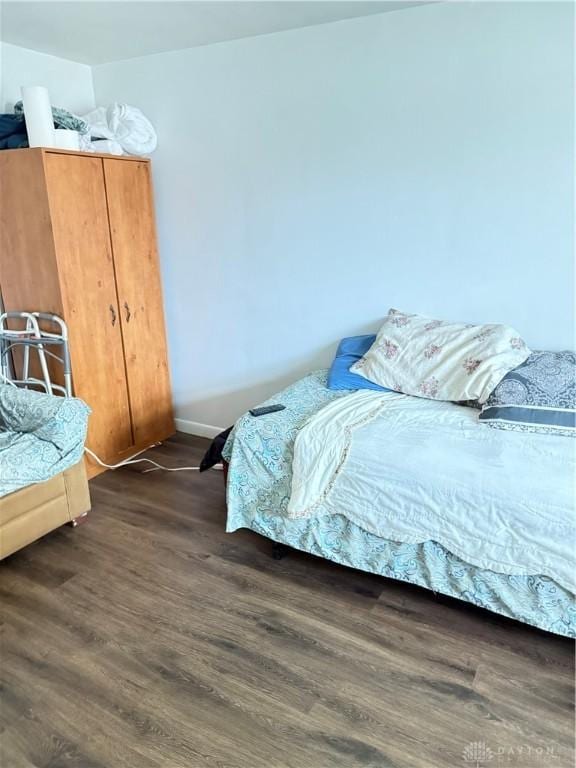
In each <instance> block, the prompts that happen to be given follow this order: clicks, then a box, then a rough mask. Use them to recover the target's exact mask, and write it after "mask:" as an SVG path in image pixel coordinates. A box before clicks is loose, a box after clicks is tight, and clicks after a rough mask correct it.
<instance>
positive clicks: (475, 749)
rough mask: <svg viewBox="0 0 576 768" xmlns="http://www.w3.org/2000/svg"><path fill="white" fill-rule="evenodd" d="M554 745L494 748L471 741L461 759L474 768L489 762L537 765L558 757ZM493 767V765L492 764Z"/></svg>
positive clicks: (552, 761) (518, 745) (524, 766)
mask: <svg viewBox="0 0 576 768" xmlns="http://www.w3.org/2000/svg"><path fill="white" fill-rule="evenodd" d="M559 756H560V755H559V753H558V748H557V747H556V746H551V745H549V746H538V747H534V746H532V745H530V744H517V745H515V746H508V747H502V746H499V747H497V748H495V749H492V748H491V747H489V746H488V745H487V744H486V742H485V741H471V742H470V744H467V745H466V746H465V747H464V749H463V751H462V760H463V761H464V762H465V763H466V764H467V765H469V766H474V768H483V766H487V765H488V764H489V763H493V764H497V765H505V764H508V765H512V764H516V765H517V766H522V768H526V766H528V765H537V764H540V765H542V763H552V764H553V763H554V761H555V760H557V759H558V757H559ZM492 768H493V766H492Z"/></svg>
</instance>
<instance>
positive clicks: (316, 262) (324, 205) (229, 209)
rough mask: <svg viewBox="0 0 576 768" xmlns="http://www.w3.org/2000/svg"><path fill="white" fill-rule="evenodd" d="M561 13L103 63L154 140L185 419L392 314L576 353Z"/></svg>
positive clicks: (499, 12) (455, 8)
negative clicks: (494, 325)
mask: <svg viewBox="0 0 576 768" xmlns="http://www.w3.org/2000/svg"><path fill="white" fill-rule="evenodd" d="M571 14H572V9H571V7H570V5H569V4H568V3H564V4H560V3H510V4H506V3H472V4H468V3H450V4H438V5H431V6H425V7H420V8H413V9H409V10H403V11H399V12H396V13H387V14H382V15H379V16H371V17H370V18H363V19H355V20H351V21H344V22H338V23H334V24H329V25H324V26H316V27H310V28H307V29H301V30H295V31H291V32H285V33H280V34H275V35H269V36H263V37H257V38H252V39H247V40H240V41H236V42H230V43H223V44H218V45H212V46H207V47H204V48H197V49H190V50H185V51H179V52H172V53H167V54H160V55H155V56H149V57H145V58H141V59H133V60H130V61H125V62H120V63H117V64H110V65H104V66H100V67H96V68H95V69H94V78H95V88H96V96H97V100H98V101H99V102H108V101H112V100H114V99H117V100H120V101H124V100H125V101H128V102H130V103H133V104H136V105H138V106H139V107H141V108H142V109H143V111H144V112H145V113H146V114H147V115H148V116H149V117H150V118H151V119H152V121H153V122H154V124H155V126H156V128H157V130H158V133H159V137H160V144H159V149H158V151H157V153H156V154H155V156H154V163H153V164H154V172H155V180H156V200H157V209H158V220H159V232H160V245H161V255H162V267H163V276H164V291H165V297H166V305H167V319H168V328H169V345H170V355H171V364H172V371H173V384H174V395H175V402H176V409H177V415H178V416H179V417H180V418H183V419H187V420H190V421H192V422H200V423H204V424H212V425H217V426H222V427H224V426H227V425H228V424H230V423H231V422H232V421H233V420H234V419H235V418H236V417H237V416H238V415H239V414H240V413H241V412H242V411H243V410H245V409H246V408H247V407H248V406H250V405H252V404H254V403H257V402H258V401H260V400H261V399H262V398H264V397H265V396H267V395H269V394H272V393H273V392H274V391H275V390H277V389H278V388H279V387H281V386H283V385H285V384H287V383H289V382H290V381H292V380H294V379H295V378H296V377H297V376H300V375H301V374H302V373H304V372H305V371H308V370H310V369H314V368H317V367H321V366H325V365H327V364H328V363H329V361H330V359H331V355H332V354H333V351H334V348H335V345H336V342H337V340H338V339H339V338H340V337H342V336H344V335H350V334H354V333H358V332H366V331H368V330H369V329H376V328H377V327H378V325H379V323H380V320H381V318H382V317H383V315H384V314H385V313H386V311H387V310H388V308H389V307H390V306H395V307H398V308H401V309H405V310H408V311H415V312H422V313H429V314H431V315H433V316H438V317H445V318H454V319H461V320H469V321H503V322H508V323H510V324H513V325H514V326H515V327H516V328H517V329H518V331H519V332H520V333H521V334H522V335H523V336H524V337H525V338H526V340H527V341H528V343H529V344H530V345H532V346H533V347H534V348H549V349H560V348H565V347H573V346H574V314H573V313H574V310H573V289H574V271H573V264H572V245H573V243H572V235H573V205H574V196H573V189H572V174H573V146H572V136H573V106H574V105H573V98H574V82H573V76H572V53H573V50H572V47H573V44H572V32H573V23H572V17H571Z"/></svg>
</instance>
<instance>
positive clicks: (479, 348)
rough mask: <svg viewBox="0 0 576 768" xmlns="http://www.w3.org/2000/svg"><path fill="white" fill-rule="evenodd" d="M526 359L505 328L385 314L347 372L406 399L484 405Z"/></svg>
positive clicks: (516, 338)
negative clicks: (365, 349)
mask: <svg viewBox="0 0 576 768" xmlns="http://www.w3.org/2000/svg"><path fill="white" fill-rule="evenodd" d="M529 354H530V350H529V349H528V348H527V346H526V344H525V343H524V341H523V340H522V339H521V338H520V336H519V335H518V333H517V332H516V331H515V330H514V329H513V328H510V327H509V326H507V325H495V324H493V325H471V324H464V323H450V322H443V321H442V320H432V319H431V318H429V317H423V316H422V315H409V314H406V313H405V312H399V311H398V310H396V309H391V310H390V312H389V313H388V317H387V318H386V320H385V321H384V324H383V326H382V327H381V329H380V331H379V332H378V336H377V337H376V341H375V342H374V344H373V345H372V347H371V348H370V349H369V350H368V352H367V353H366V354H365V355H364V357H363V358H362V359H361V360H359V361H358V362H357V363H356V364H355V365H353V366H352V367H351V368H350V370H351V372H352V373H357V374H359V375H360V376H364V377H365V378H366V379H369V380H370V381H374V382H375V383H376V384H380V386H382V387H388V388H390V389H393V390H395V391H396V392H403V393H404V394H406V395H416V396H417V397H427V398H431V399H433V400H452V401H461V400H478V401H479V402H480V403H484V402H485V401H486V400H487V399H488V397H489V396H490V393H491V392H492V390H493V389H494V387H495V386H496V384H498V382H499V381H501V379H502V378H503V377H504V376H505V375H506V374H507V373H508V372H509V371H511V370H512V369H513V368H516V367H517V366H518V365H520V363H523V362H524V360H525V359H526V358H527V357H528V355H529Z"/></svg>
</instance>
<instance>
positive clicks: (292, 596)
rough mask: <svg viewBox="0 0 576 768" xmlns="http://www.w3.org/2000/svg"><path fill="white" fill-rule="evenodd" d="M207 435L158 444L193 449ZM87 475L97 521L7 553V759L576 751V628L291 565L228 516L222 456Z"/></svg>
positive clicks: (308, 767)
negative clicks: (212, 464)
mask: <svg viewBox="0 0 576 768" xmlns="http://www.w3.org/2000/svg"><path fill="white" fill-rule="evenodd" d="M205 444H206V443H205V441H201V440H199V439H195V438H189V437H186V436H183V435H179V436H176V437H175V438H174V439H173V440H171V441H169V442H168V443H167V444H166V445H164V446H162V447H161V448H159V449H158V450H157V451H155V454H156V455H157V456H161V457H162V459H164V460H166V461H167V462H168V461H170V462H172V463H173V464H175V465H176V464H189V463H195V462H197V461H198V459H199V457H200V456H201V453H202V451H203V449H204V447H205ZM91 485H92V497H93V512H92V513H91V519H90V522H89V523H88V524H86V525H84V526H81V527H79V528H77V529H71V528H68V527H66V528H63V529H61V530H59V531H56V532H54V533H53V534H51V535H49V536H46V537H45V538H44V539H42V540H41V541H39V542H37V543H36V544H34V545H32V546H30V547H28V548H26V549H25V550H23V551H22V552H20V553H17V554H16V555H13V556H12V557H10V558H8V559H7V560H6V561H5V562H4V563H3V564H2V565H1V566H0V580H1V585H0V588H1V598H2V617H1V621H2V623H1V625H0V631H1V647H0V651H1V685H2V704H1V708H0V743H1V747H0V764H1V766H2V768H30V767H31V766H36V768H65V767H68V768H70V767H72V766H73V767H74V768H102V767H104V766H105V767H106V768H123V767H124V766H126V767H129V768H203V767H204V766H206V767H209V768H235V767H236V768H260V767H262V768H289V767H292V768H331V767H332V766H341V767H342V768H344V767H346V768H353V767H355V766H362V767H366V766H398V767H401V768H420V767H421V768H436V767H438V768H441V767H442V766H466V765H472V766H477V765H478V766H483V765H488V766H495V765H508V766H514V767H517V768H530V767H532V766H534V767H536V766H539V767H540V768H548V767H549V766H550V767H551V766H554V767H555V768H565V767H567V766H572V765H573V752H572V745H573V726H572V722H573V714H572V713H573V707H572V703H573V686H572V681H573V671H574V669H573V655H572V644H571V643H570V642H569V641H567V640H565V639H562V638H559V637H555V636H552V635H547V634H545V633H543V632H540V631H538V630H535V629H531V628H529V627H525V626H522V625H520V624H517V623H515V622H512V621H507V620H504V619H501V618H499V617H497V616H494V615H492V614H490V613H486V612H483V611H481V610H478V609H474V608H472V607H469V606H466V605H465V604H463V603H459V602H457V601H451V600H447V599H443V600H439V599H437V598H435V597H434V595H432V594H431V593H429V592H426V591H424V590H419V589H417V588H412V587H410V586H407V585H403V584H400V583H397V582H393V581H388V580H385V579H382V578H378V577H376V576H372V575H369V574H363V573H359V572H356V571H352V570H348V569H345V568H342V567H339V566H337V565H334V564H331V563H328V562H325V561H322V560H318V559H316V558H313V557H311V556H308V555H305V554H302V553H294V554H291V555H290V556H289V557H288V558H286V559H284V560H282V561H280V562H277V561H275V560H273V559H272V558H271V557H270V543H269V542H267V541H266V540H264V539H261V538H259V537H258V536H257V535H255V534H252V533H250V532H248V531H241V532H238V533H235V534H226V533H224V521H225V504H224V493H223V487H222V475H221V473H216V472H211V473H208V474H204V475H198V474H197V473H185V472H181V473H172V474H170V473H161V472H153V473H150V474H146V475H142V474H140V473H139V472H138V471H137V470H135V469H133V468H131V469H123V470H120V471H118V472H114V473H113V472H108V473H107V474H105V475H103V476H101V477H99V478H97V479H96V480H95V481H94V482H93V483H92V484H91ZM477 742H480V744H477ZM473 744H475V745H476V746H474V747H472V746H471V745H473ZM473 749H476V758H477V760H476V761H473V760H472V754H473V752H472V750H473ZM464 750H468V751H467V752H466V753H465V752H464ZM488 750H491V752H489V751H488ZM490 757H491V759H488V758H490ZM465 758H468V759H465ZM482 758H486V760H485V761H484V762H482Z"/></svg>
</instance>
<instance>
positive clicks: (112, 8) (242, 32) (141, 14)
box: [0, 0, 427, 65]
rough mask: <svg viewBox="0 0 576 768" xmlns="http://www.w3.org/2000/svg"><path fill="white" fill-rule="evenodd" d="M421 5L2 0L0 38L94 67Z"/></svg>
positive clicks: (318, 0)
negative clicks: (35, 0) (32, 0)
mask: <svg viewBox="0 0 576 768" xmlns="http://www.w3.org/2000/svg"><path fill="white" fill-rule="evenodd" d="M425 4H427V3H425V2H411V0H402V1H400V2H393V0H300V1H299V0H209V1H206V0H197V1H194V2H187V1H186V0H180V1H179V2H155V1H154V0H151V1H150V2H146V1H142V0H140V2H126V0H118V2H106V1H104V2H94V1H93V0H82V1H79V0H76V1H75V2H51V1H50V0H45V1H44V2H27V0H20V1H19V2H16V1H15V0H13V1H12V2H11V1H10V0H3V1H2V2H1V3H0V22H1V23H0V39H2V40H3V41H4V42H7V43H13V44H14V45H19V46H22V47H24V48H32V49H33V50H36V51H42V52H43V53H49V54H52V55H54V56H60V57H62V58H64V59H72V60H73V61H80V62H84V63H85V64H92V65H95V64H104V63H106V62H109V61H118V60H120V59H131V58H134V57H136V56H147V55H149V54H153V53H161V52H163V51H174V50H179V49H182V48H193V47H196V46H200V45H209V44H210V43H218V42H223V41H225V40H237V39H239V38H242V37H252V36H254V35H265V34H269V33H271V32H281V31H283V30H288V29H296V28H298V27H307V26H311V25H314V24H325V23H327V22H332V21H339V20H341V19H350V18H354V17H357V16H368V15H370V14H374V13H383V12H385V11H398V10H401V9H405V8H410V7H412V6H417V5H425Z"/></svg>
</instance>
